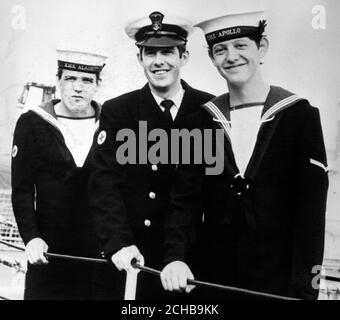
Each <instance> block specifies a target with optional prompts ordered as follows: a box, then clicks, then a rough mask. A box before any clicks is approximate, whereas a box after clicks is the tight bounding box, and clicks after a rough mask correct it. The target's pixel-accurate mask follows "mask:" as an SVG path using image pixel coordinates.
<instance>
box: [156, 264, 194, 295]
mask: <svg viewBox="0 0 340 320" xmlns="http://www.w3.org/2000/svg"><path fill="white" fill-rule="evenodd" d="M188 279H191V280H194V275H193V274H192V272H191V270H190V268H189V267H188V265H187V264H186V263H184V262H182V261H174V262H171V263H169V264H168V265H167V266H165V268H164V269H163V271H162V272H161V281H162V285H163V288H164V290H167V291H185V292H186V293H190V292H191V291H192V290H193V289H194V288H195V286H193V285H188V283H187V281H188Z"/></svg>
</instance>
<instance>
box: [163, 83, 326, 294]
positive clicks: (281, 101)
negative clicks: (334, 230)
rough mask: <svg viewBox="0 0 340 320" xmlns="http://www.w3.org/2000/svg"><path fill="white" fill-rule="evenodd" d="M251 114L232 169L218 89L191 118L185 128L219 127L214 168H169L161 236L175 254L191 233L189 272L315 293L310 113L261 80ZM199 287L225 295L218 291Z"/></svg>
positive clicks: (321, 184)
mask: <svg viewBox="0 0 340 320" xmlns="http://www.w3.org/2000/svg"><path fill="white" fill-rule="evenodd" d="M261 120H262V125H261V127H260V130H259V133H258V136H257V142H256V145H255V148H254V151H253V154H252V157H251V159H250V161H249V163H248V167H247V169H246V172H245V174H244V177H241V176H240V175H239V170H238V168H237V165H236V162H235V158H234V154H233V149H232V145H231V139H230V130H232V128H231V125H232V124H231V125H230V111H229V96H228V94H225V95H222V96H220V97H217V98H215V99H213V100H212V101H211V102H209V103H207V104H205V105H204V106H203V107H202V108H201V109H200V110H199V111H198V112H197V114H195V115H193V116H192V117H191V127H192V128H201V129H214V130H217V129H221V130H223V133H224V139H223V145H222V146H223V148H222V152H221V153H220V155H221V157H222V161H223V172H222V174H219V175H206V170H205V169H206V168H207V166H205V165H202V166H200V165H182V166H181V165H180V166H179V167H178V170H177V178H176V182H175V191H174V192H173V208H174V209H173V213H172V217H171V221H172V222H171V224H170V225H171V226H172V227H171V228H172V231H169V232H167V234H166V236H167V239H166V243H168V244H169V245H171V244H172V248H173V250H175V251H177V252H183V251H186V250H187V248H189V247H190V246H191V245H192V243H193V239H196V241H194V246H195V247H196V255H195V256H194V260H193V261H188V262H189V264H190V267H191V269H192V270H193V272H194V274H195V276H196V278H198V279H201V280H206V281H210V282H215V283H219V284H223V285H230V286H236V287H241V288H246V289H252V290H257V291H261V292H265V293H266V292H267V293H274V294H279V295H284V296H290V297H295V298H302V299H315V298H316V297H317V295H318V290H317V288H313V283H314V284H315V283H316V282H315V281H313V277H315V276H316V274H313V268H314V267H317V266H320V265H322V260H323V252H324V231H325V210H326V197H327V189H328V175H327V160H326V152H325V146H324V140H323V134H322V129H321V123H320V116H319V111H318V109H316V108H314V107H312V106H310V104H309V102H308V101H307V100H305V99H301V98H299V97H298V96H296V95H294V94H292V93H290V92H288V91H286V90H284V89H282V88H279V87H271V90H270V93H269V95H268V97H267V100H266V102H265V104H264V109H263V113H262V119H261ZM202 215H203V217H202ZM202 220H203V222H202ZM196 290H197V289H196ZM194 292H195V291H194ZM201 293H202V294H203V296H204V294H205V297H208V298H212V297H213V298H217V297H218V298H223V297H224V298H225V297H226V295H223V292H220V291H218V292H216V291H213V290H211V291H209V290H205V292H201ZM230 297H232V298H235V297H236V295H231V296H229V298H230ZM237 298H241V299H246V298H249V296H246V295H240V296H237ZM250 298H253V297H250Z"/></svg>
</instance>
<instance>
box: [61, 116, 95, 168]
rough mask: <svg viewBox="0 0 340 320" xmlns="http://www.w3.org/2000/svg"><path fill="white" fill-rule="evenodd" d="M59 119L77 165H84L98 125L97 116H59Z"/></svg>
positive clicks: (67, 144)
mask: <svg viewBox="0 0 340 320" xmlns="http://www.w3.org/2000/svg"><path fill="white" fill-rule="evenodd" d="M57 119H58V120H57V121H58V123H59V128H60V129H61V132H62V134H63V136H64V139H65V143H66V146H67V148H68V149H69V150H70V152H71V153H72V156H73V159H74V161H75V163H76V165H77V167H82V166H83V165H84V162H85V160H86V157H87V155H88V153H89V151H90V148H91V145H92V140H93V135H94V133H95V131H96V129H97V127H98V124H97V123H96V119H95V117H91V118H64V117H57Z"/></svg>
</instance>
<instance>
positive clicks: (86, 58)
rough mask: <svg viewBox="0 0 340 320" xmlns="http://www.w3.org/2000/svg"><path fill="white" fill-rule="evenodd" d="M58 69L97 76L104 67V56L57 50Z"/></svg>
mask: <svg viewBox="0 0 340 320" xmlns="http://www.w3.org/2000/svg"><path fill="white" fill-rule="evenodd" d="M57 56H58V68H59V69H66V70H73V71H81V72H87V73H95V74H99V73H100V72H101V71H102V69H103V68H104V66H105V60H106V59H107V57H106V56H104V55H101V54H97V53H90V52H84V51H76V50H66V49H57Z"/></svg>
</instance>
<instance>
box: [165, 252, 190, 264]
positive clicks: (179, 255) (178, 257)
mask: <svg viewBox="0 0 340 320" xmlns="http://www.w3.org/2000/svg"><path fill="white" fill-rule="evenodd" d="M174 261H182V262H186V259H185V254H184V249H183V248H173V249H172V250H171V251H169V252H168V253H166V254H165V256H164V259H163V263H164V265H165V266H166V265H167V264H169V263H171V262H174Z"/></svg>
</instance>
